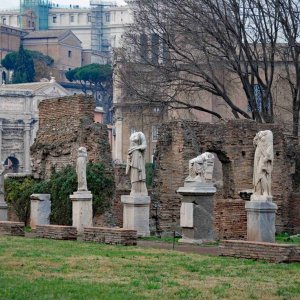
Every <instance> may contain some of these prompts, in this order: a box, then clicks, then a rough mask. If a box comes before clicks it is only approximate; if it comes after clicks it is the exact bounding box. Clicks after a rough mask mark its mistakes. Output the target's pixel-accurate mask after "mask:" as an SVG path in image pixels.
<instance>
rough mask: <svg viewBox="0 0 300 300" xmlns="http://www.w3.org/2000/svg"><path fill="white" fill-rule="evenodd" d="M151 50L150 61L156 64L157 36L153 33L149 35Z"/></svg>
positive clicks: (157, 54)
mask: <svg viewBox="0 0 300 300" xmlns="http://www.w3.org/2000/svg"><path fill="white" fill-rule="evenodd" d="M151 52H152V63H153V64H158V58H159V36H158V34H156V33H154V34H152V36H151Z"/></svg>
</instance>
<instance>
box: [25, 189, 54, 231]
mask: <svg viewBox="0 0 300 300" xmlns="http://www.w3.org/2000/svg"><path fill="white" fill-rule="evenodd" d="M50 198H51V195H50V194H33V195H31V196H30V227H31V228H34V229H35V228H36V226H37V225H49V224H50V214H51V201H50Z"/></svg>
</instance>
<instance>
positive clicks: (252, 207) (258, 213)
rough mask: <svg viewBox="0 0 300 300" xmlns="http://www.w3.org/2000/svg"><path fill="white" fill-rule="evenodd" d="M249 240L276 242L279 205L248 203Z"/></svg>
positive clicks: (266, 202) (261, 202) (263, 202)
mask: <svg viewBox="0 0 300 300" xmlns="http://www.w3.org/2000/svg"><path fill="white" fill-rule="evenodd" d="M245 208H246V211H247V239H248V241H255V242H269V243H273V242H275V231H276V229H275V219H276V211H277V205H276V204H275V203H272V202H271V201H248V202H246V205H245Z"/></svg>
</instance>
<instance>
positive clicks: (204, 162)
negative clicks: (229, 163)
mask: <svg viewBox="0 0 300 300" xmlns="http://www.w3.org/2000/svg"><path fill="white" fill-rule="evenodd" d="M214 159H215V156H214V155H213V154H212V153H210V152H204V153H202V154H201V155H199V156H197V157H195V158H193V159H191V160H190V161H189V176H188V177H187V178H186V181H199V182H211V181H212V176H213V171H214Z"/></svg>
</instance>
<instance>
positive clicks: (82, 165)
mask: <svg viewBox="0 0 300 300" xmlns="http://www.w3.org/2000/svg"><path fill="white" fill-rule="evenodd" d="M86 164H87V151H86V148H85V147H80V148H79V149H78V156H77V164H76V173H77V179H78V189H77V190H78V191H87V181H86Z"/></svg>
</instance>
